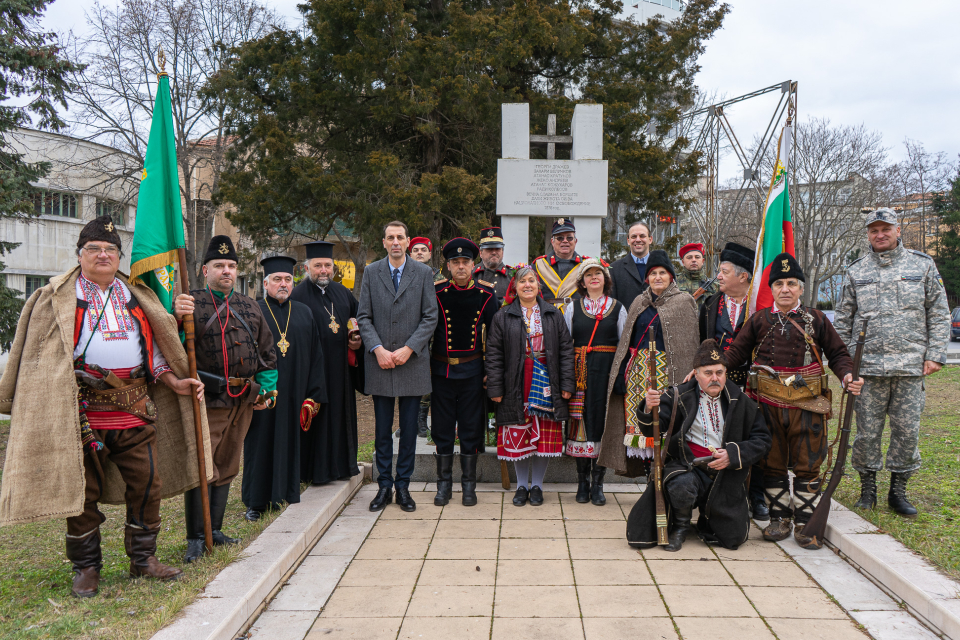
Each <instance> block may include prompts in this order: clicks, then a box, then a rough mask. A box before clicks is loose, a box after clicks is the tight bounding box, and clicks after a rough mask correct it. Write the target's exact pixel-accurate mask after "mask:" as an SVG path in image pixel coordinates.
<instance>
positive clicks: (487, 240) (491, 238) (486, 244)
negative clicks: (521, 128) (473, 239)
mask: <svg viewBox="0 0 960 640" xmlns="http://www.w3.org/2000/svg"><path fill="white" fill-rule="evenodd" d="M479 244H480V248H481V249H502V248H503V231H501V230H500V227H487V228H486V229H481V230H480V242H479Z"/></svg>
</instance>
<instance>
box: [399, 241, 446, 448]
mask: <svg viewBox="0 0 960 640" xmlns="http://www.w3.org/2000/svg"><path fill="white" fill-rule="evenodd" d="M407 251H409V252H410V257H411V258H413V259H414V260H416V261H417V262H421V263H423V264H425V265H427V266H428V267H430V268H431V269H433V281H434V282H435V283H436V282H439V281H441V280H443V279H444V278H443V270H442V269H440V268H438V267H434V266H433V265H432V264H430V261H431V260H432V259H433V243H432V242H430V238H424V237H423V236H417V237H416V238H411V239H410V246H409V247H407ZM429 414H430V394H429V393H428V394H426V395H424V396H423V397H421V398H420V411H419V413H418V414H417V437H419V438H429V436H430V430H429V429H427V415H429Z"/></svg>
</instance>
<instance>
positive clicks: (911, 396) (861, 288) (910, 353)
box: [835, 244, 950, 474]
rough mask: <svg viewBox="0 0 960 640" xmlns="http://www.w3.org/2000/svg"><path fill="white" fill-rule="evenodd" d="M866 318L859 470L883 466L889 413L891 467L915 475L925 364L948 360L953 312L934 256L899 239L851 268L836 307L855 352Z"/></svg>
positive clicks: (856, 450) (856, 447) (856, 449)
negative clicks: (885, 422)
mask: <svg viewBox="0 0 960 640" xmlns="http://www.w3.org/2000/svg"><path fill="white" fill-rule="evenodd" d="M863 318H867V319H868V320H869V321H870V324H869V326H868V327H867V338H866V343H865V344H864V348H863V359H862V362H861V364H860V375H861V377H862V378H863V380H864V385H863V391H862V392H861V394H860V397H859V398H858V399H857V437H856V439H855V440H854V443H853V455H852V460H851V461H852V464H853V468H854V469H856V470H857V471H859V472H861V473H863V472H870V471H873V472H875V471H878V470H880V469H882V468H883V464H882V451H881V449H880V437H881V435H882V433H883V423H884V417H885V416H886V415H889V416H890V448H889V450H888V451H887V469H888V470H890V471H891V472H893V473H904V474H909V473H910V472H912V471H915V470H916V469H918V468H920V452H919V449H918V446H917V444H918V441H919V435H920V414H921V413H922V412H923V406H924V392H923V363H924V361H925V360H930V361H933V362H939V363H940V364H944V363H946V361H947V338H948V335H949V331H950V326H949V321H950V311H949V309H948V307H947V296H946V292H945V291H944V288H943V280H941V279H940V274H939V272H938V271H937V267H936V265H935V264H934V262H933V258H931V257H930V256H928V255H927V254H925V253H921V252H919V251H911V250H909V249H907V248H906V247H904V246H903V245H902V244H898V245H897V247H896V248H895V249H892V250H890V251H884V252H883V253H875V252H872V251H871V252H870V253H868V254H867V255H866V256H864V257H863V258H860V259H859V260H857V261H856V262H854V263H853V264H852V265H850V267H849V269H847V274H846V276H845V278H844V284H843V296H842V297H841V300H840V306H839V307H837V313H836V319H835V326H836V329H837V333H839V334H840V337H841V338H842V339H843V341H844V342H845V343H846V344H847V347H848V348H849V349H850V350H851V352H852V351H853V349H854V346H855V343H856V335H857V331H859V329H860V325H861V324H862V322H863Z"/></svg>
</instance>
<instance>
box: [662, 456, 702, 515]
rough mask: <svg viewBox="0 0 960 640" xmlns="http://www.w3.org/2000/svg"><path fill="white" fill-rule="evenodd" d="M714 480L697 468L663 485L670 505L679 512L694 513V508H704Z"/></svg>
mask: <svg viewBox="0 0 960 640" xmlns="http://www.w3.org/2000/svg"><path fill="white" fill-rule="evenodd" d="M712 486H713V478H711V477H710V475H709V474H708V473H706V472H704V471H703V470H701V469H698V468H697V467H694V468H693V469H692V470H691V471H688V472H686V473H681V474H679V475H676V476H674V477H672V478H670V480H669V482H667V483H666V484H664V485H663V490H664V492H665V493H666V494H667V500H668V501H669V502H670V505H671V506H672V507H673V508H674V509H677V510H682V511H692V510H693V508H694V507H699V508H703V506H704V505H706V504H707V496H708V495H710V487H712Z"/></svg>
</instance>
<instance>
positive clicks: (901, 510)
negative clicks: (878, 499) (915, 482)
mask: <svg viewBox="0 0 960 640" xmlns="http://www.w3.org/2000/svg"><path fill="white" fill-rule="evenodd" d="M909 477H910V474H907V473H891V474H890V493H889V494H888V495H887V504H889V505H890V508H891V509H893V511H894V512H895V513H898V514H900V515H901V516H904V517H907V518H915V517H916V516H917V513H919V512H918V511H917V508H916V507H915V506H913V505H912V504H911V503H910V501H909V500H907V479H908V478H909Z"/></svg>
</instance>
